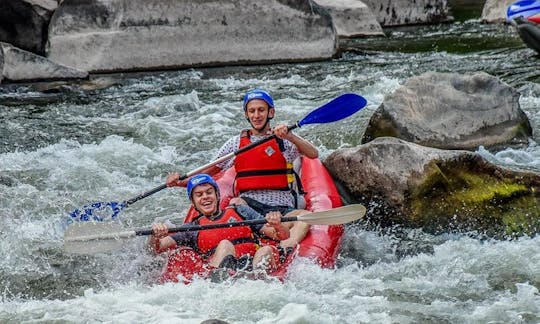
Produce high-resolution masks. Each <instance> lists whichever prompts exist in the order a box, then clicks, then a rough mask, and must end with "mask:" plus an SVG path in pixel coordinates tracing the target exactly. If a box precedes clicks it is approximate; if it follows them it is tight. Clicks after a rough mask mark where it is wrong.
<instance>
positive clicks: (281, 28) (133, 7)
mask: <svg viewBox="0 0 540 324" xmlns="http://www.w3.org/2000/svg"><path fill="white" fill-rule="evenodd" d="M49 31H50V33H49V49H48V56H49V58H51V59H52V60H54V61H56V62H60V63H62V64H65V65H67V66H72V67H75V68H77V69H81V70H84V71H89V72H98V71H107V72H111V71H134V70H150V69H152V70H155V69H161V68H167V69H169V68H182V67H195V66H205V65H213V66H216V65H235V64H247V63H249V64H255V63H275V62H296V61H314V60H323V59H329V58H332V57H333V56H334V55H335V54H336V53H337V37H336V33H335V30H334V28H333V25H332V19H331V17H330V15H329V14H328V12H327V11H326V10H324V9H323V8H321V7H320V6H318V5H317V4H315V3H314V2H312V1H311V0H301V1H292V0H269V1H258V0H213V1H212V0H210V1H204V2H200V1H190V0H96V1H92V2H90V1H78V0H65V1H63V2H62V3H61V5H60V6H59V7H58V9H57V10H56V12H55V13H54V15H53V18H52V19H51V24H50V28H49Z"/></svg>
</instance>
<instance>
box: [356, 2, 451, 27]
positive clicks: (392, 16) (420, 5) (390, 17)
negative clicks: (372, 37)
mask: <svg viewBox="0 0 540 324" xmlns="http://www.w3.org/2000/svg"><path fill="white" fill-rule="evenodd" d="M362 1H363V2H364V3H365V4H367V5H368V6H369V7H370V8H371V10H372V11H373V13H374V14H375V16H376V17H377V20H378V21H379V23H380V24H381V25H382V26H399V25H415V24H431V23H440V22H448V21H453V20H454V18H453V17H452V16H451V15H450V7H449V5H448V1H447V0H415V1H410V0H362Z"/></svg>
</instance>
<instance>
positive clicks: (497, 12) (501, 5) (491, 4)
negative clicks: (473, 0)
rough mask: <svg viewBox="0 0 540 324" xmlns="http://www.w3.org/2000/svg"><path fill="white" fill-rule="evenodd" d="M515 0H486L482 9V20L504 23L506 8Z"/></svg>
mask: <svg viewBox="0 0 540 324" xmlns="http://www.w3.org/2000/svg"><path fill="white" fill-rule="evenodd" d="M514 2H516V0H486V3H485V4H484V9H483V10H482V17H481V19H482V21H484V22H487V23H504V22H505V21H506V10H507V9H508V6H509V5H511V4H512V3H514Z"/></svg>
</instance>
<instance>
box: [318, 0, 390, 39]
mask: <svg viewBox="0 0 540 324" xmlns="http://www.w3.org/2000/svg"><path fill="white" fill-rule="evenodd" d="M315 1H316V2H317V3H318V4H319V5H321V6H322V7H324V8H325V9H327V10H328V12H329V13H330V15H331V16H332V20H333V21H334V25H335V27H336V31H337V33H338V36H339V37H358V36H384V32H383V30H382V27H381V25H380V24H379V23H378V22H377V19H376V18H375V16H374V15H373V12H372V11H371V9H370V8H369V7H368V6H367V5H366V4H364V3H363V2H362V1H360V0H315Z"/></svg>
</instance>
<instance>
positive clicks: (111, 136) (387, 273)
mask: <svg viewBox="0 0 540 324" xmlns="http://www.w3.org/2000/svg"><path fill="white" fill-rule="evenodd" d="M387 33H388V38H371V39H357V40H347V41H343V44H342V46H343V47H344V48H345V49H346V50H345V51H344V53H343V54H342V56H341V57H340V58H336V59H334V60H331V61H327V62H315V63H298V64H276V65H264V66H249V67H245V66H235V67H220V68H204V69H203V68H201V69H188V70H181V71H166V72H153V73H138V74H124V75H114V76H96V77H104V78H113V79H114V80H116V82H117V83H116V84H115V85H113V86H111V87H108V88H105V89H102V90H90V91H83V90H79V88H78V87H75V86H70V85H69V84H68V86H67V87H64V88H62V87H60V88H57V89H59V90H57V91H47V92H45V93H44V92H39V91H36V85H35V84H30V85H25V84H15V85H4V86H2V87H0V119H1V123H0V251H1V255H2V258H0V322H1V323H4V322H6V323H20V322H24V323H84V322H92V323H95V322H104V323H200V322H201V321H203V320H206V319H210V318H218V319H222V320H225V321H227V322H230V323H539V322H540V293H539V289H540V253H538V251H539V247H540V237H538V236H537V237H533V238H529V237H524V238H520V239H514V240H508V241H497V240H491V239H489V238H484V237H481V236H475V235H473V234H471V233H467V234H450V233H448V234H444V235H437V236H434V235H430V234H427V233H425V232H423V231H422V230H421V229H414V230H412V229H394V230H373V229H370V230H368V229H365V228H363V227H362V225H361V224H355V225H351V226H348V227H347V229H346V235H345V237H344V242H343V243H344V244H343V249H342V253H341V255H340V258H339V260H338V266H337V267H336V268H335V269H321V268H320V267H318V266H316V265H313V264H311V263H310V262H309V261H307V260H297V261H296V262H295V263H294V264H293V265H292V267H291V268H290V273H289V278H288V280H286V281H285V282H284V283H279V282H275V281H272V280H267V281H262V280H260V281H249V280H244V279H239V280H237V281H235V282H223V283H212V282H209V281H201V280H197V281H195V282H193V283H192V284H191V285H183V284H164V285H157V284H155V280H156V278H157V276H158V275H159V271H160V267H161V266H162V264H163V259H160V258H156V257H153V256H151V255H149V254H148V253H146V252H145V250H144V244H145V239H144V238H134V239H132V240H129V241H127V242H126V244H125V246H124V247H123V248H122V249H121V250H119V251H113V252H110V253H103V254H99V255H92V256H80V255H69V254H66V253H64V252H63V233H64V229H65V226H66V222H65V220H66V216H67V214H68V213H69V212H70V211H72V210H73V209H75V208H78V207H81V206H82V205H84V204H87V203H90V202H94V201H112V200H113V201H114V200H116V201H121V200H124V199H127V198H131V197H133V196H136V195H137V194H139V193H141V192H143V191H145V190H148V189H151V188H153V187H155V186H158V185H160V184H162V183H163V182H164V180H165V176H166V175H167V174H168V173H169V172H171V171H179V172H187V171H190V170H193V169H195V168H198V167H199V166H201V165H203V164H206V163H208V162H209V161H210V160H211V159H212V158H213V156H214V154H215V153H216V152H217V149H218V148H219V147H220V146H221V144H222V143H223V142H224V141H225V139H227V138H228V137H229V136H232V135H235V134H237V133H238V132H239V130H240V129H242V128H244V127H246V126H247V122H246V121H245V119H244V118H243V116H242V111H241V108H240V107H241V99H242V95H243V94H244V93H245V92H246V91H247V90H248V89H251V88H255V87H257V88H264V89H267V90H269V91H270V92H271V93H272V94H273V95H274V98H275V102H276V107H277V108H276V113H277V117H276V121H278V122H287V123H290V122H294V121H296V120H298V119H301V118H302V117H303V116H305V115H306V114H307V113H308V112H310V111H311V110H313V109H314V108H316V107H318V106H320V105H322V104H324V103H325V102H327V101H329V100H331V99H332V98H335V97H336V96H338V95H340V94H342V93H346V92H354V93H358V94H361V95H362V96H364V97H365V98H366V99H367V100H368V106H367V107H366V108H365V109H363V110H361V111H360V112H358V113H357V114H355V115H354V116H352V117H349V118H347V119H346V120H343V121H340V122H336V123H332V124H325V125H308V126H305V127H303V128H301V129H299V130H298V131H297V132H298V133H299V134H301V135H302V136H303V137H305V138H307V139H309V140H310V141H312V142H313V143H314V144H315V145H317V147H318V148H319V150H320V152H321V155H322V158H324V157H325V156H327V155H328V154H329V153H331V152H332V151H334V150H336V149H338V148H345V147H353V146H356V145H358V144H360V139H361V137H362V134H363V131H364V129H365V127H366V125H367V123H368V121H369V118H370V116H371V114H372V113H373V112H374V110H375V109H376V108H377V107H378V106H379V105H380V104H381V103H382V101H383V99H384V96H385V95H387V94H389V93H392V92H393V91H394V90H395V89H396V88H397V87H398V86H399V84H400V83H401V82H403V81H405V80H407V79H408V78H410V77H412V76H415V75H419V74H421V73H424V72H426V71H439V72H458V73H467V72H477V71H484V72H487V73H490V74H492V75H496V76H498V77H500V78H501V79H502V80H503V81H505V82H507V83H508V84H510V85H512V86H513V87H515V88H516V89H518V90H519V91H520V93H521V97H520V104H521V107H522V109H523V110H524V111H525V112H526V114H527V116H528V118H529V119H530V121H531V123H532V126H533V129H534V136H533V139H531V141H530V143H529V145H528V146H526V147H522V148H510V147H508V148H505V149H502V150H500V151H489V150H487V149H484V148H482V147H479V148H478V150H477V151H478V152H480V154H482V155H483V156H485V157H486V158H488V159H489V160H491V161H493V162H494V163H497V164H499V165H503V166H508V167H515V168H521V169H527V170H531V171H535V172H540V145H539V144H538V143H540V132H539V129H540V70H539V69H538V66H540V57H538V56H537V55H536V53H535V52H534V51H532V50H530V49H528V48H526V47H525V46H524V45H523V43H522V42H521V40H520V39H519V38H518V37H517V34H516V33H515V32H514V31H513V30H512V29H511V27H509V26H501V25H482V24H480V23H479V22H478V21H476V20H468V21H465V22H457V23H453V24H449V25H436V26H425V27H407V28H395V29H391V30H387ZM187 206H188V201H187V198H186V197H185V191H184V190H183V189H167V190H164V191H162V192H160V193H157V194H155V195H152V196H151V197H148V198H145V199H143V200H141V201H139V202H137V203H136V204H134V205H132V206H130V207H129V208H127V209H125V210H124V211H122V214H121V215H122V216H121V217H122V221H123V223H124V225H125V226H126V227H146V226H148V225H149V224H151V223H152V222H153V221H155V220H166V219H172V220H173V221H174V220H175V219H177V218H179V217H181V216H182V215H183V214H184V212H185V210H186V209H187Z"/></svg>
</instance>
